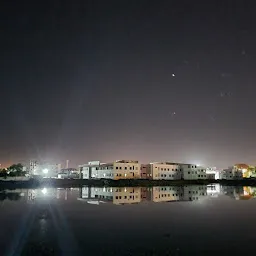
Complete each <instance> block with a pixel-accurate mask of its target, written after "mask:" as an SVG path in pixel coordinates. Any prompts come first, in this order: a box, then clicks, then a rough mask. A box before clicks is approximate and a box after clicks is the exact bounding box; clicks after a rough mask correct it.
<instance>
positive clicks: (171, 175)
mask: <svg viewBox="0 0 256 256" xmlns="http://www.w3.org/2000/svg"><path fill="white" fill-rule="evenodd" d="M147 173H148V174H149V175H150V176H149V177H151V178H152V179H154V180H180V179H181V169H180V165H179V164H176V163H169V162H155V163H150V164H148V165H147Z"/></svg>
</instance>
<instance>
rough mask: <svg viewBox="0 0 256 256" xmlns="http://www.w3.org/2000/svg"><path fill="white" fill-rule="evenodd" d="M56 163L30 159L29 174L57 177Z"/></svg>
mask: <svg viewBox="0 0 256 256" xmlns="http://www.w3.org/2000/svg"><path fill="white" fill-rule="evenodd" d="M58 167H59V165H58V164H50V163H48V162H38V161H30V163H29V174H30V175H36V176H41V177H44V178H50V177H57V175H58Z"/></svg>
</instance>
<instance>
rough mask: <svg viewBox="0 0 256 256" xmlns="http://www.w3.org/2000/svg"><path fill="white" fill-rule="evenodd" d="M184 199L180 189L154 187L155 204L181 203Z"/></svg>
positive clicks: (153, 199) (153, 198)
mask: <svg viewBox="0 0 256 256" xmlns="http://www.w3.org/2000/svg"><path fill="white" fill-rule="evenodd" d="M182 198H183V191H182V189H181V188H180V187H169V186H165V187H153V190H152V201H153V202H170V201H180V200H182Z"/></svg>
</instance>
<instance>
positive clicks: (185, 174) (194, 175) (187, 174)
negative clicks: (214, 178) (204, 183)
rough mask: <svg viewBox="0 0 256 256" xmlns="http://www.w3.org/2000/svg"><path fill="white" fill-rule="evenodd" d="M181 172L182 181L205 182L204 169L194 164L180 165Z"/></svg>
mask: <svg viewBox="0 0 256 256" xmlns="http://www.w3.org/2000/svg"><path fill="white" fill-rule="evenodd" d="M180 166H181V171H182V179H184V180H205V179H207V176H206V169H205V168H204V167H202V166H198V165H195V164H180Z"/></svg>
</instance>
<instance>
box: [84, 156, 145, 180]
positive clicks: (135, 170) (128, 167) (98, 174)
mask: <svg viewBox="0 0 256 256" xmlns="http://www.w3.org/2000/svg"><path fill="white" fill-rule="evenodd" d="M79 169H80V172H81V176H82V178H83V179H115V180H118V179H139V178H140V177H141V170H140V164H139V162H138V161H132V160H118V161H116V162H113V163H107V164H106V163H100V161H93V162H88V164H85V165H79Z"/></svg>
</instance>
